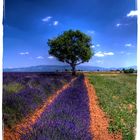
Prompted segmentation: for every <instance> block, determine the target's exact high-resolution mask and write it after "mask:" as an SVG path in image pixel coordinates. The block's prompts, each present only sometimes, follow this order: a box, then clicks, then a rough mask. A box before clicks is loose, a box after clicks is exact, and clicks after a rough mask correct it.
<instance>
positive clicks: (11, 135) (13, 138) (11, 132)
mask: <svg viewBox="0 0 140 140" xmlns="http://www.w3.org/2000/svg"><path fill="white" fill-rule="evenodd" d="M75 80H76V78H74V79H72V80H71V82H69V83H68V84H66V85H64V86H63V87H62V88H61V89H60V90H58V91H57V92H56V93H55V94H53V95H52V96H50V97H49V98H48V99H47V100H46V101H45V102H44V104H43V105H42V106H41V107H39V108H37V109H36V110H35V111H34V113H33V114H31V115H30V116H28V117H26V118H25V119H23V120H22V121H21V122H20V123H19V124H17V125H16V126H14V127H13V128H12V129H8V128H5V129H4V140H20V136H21V135H22V134H26V133H27V132H29V131H31V130H32V125H34V124H35V123H36V121H37V119H38V118H40V116H41V114H42V113H43V112H44V110H45V109H46V108H47V107H48V106H49V105H50V104H51V103H52V102H53V101H54V100H55V99H56V98H57V97H58V95H59V94H61V93H62V91H64V90H66V89H67V88H68V87H70V85H71V84H72V83H73V82H74V81H75Z"/></svg>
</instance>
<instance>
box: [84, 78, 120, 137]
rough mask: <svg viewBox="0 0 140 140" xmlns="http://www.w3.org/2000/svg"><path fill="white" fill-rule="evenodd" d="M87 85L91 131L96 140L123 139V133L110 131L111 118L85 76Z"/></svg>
mask: <svg viewBox="0 0 140 140" xmlns="http://www.w3.org/2000/svg"><path fill="white" fill-rule="evenodd" d="M84 82H85V85H86V88H87V91H88V97H89V110H90V133H91V134H92V135H93V139H94V140H122V135H121V133H120V134H111V133H109V132H108V126H109V119H108V118H107V117H106V115H105V113H104V112H103V111H102V109H101V108H100V107H99V105H98V99H97V96H96V92H95V89H94V87H93V85H91V84H90V83H89V81H88V79H87V78H85V81H84Z"/></svg>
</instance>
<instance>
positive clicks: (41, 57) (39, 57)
mask: <svg viewBox="0 0 140 140" xmlns="http://www.w3.org/2000/svg"><path fill="white" fill-rule="evenodd" d="M36 58H37V59H44V57H43V56H38V57H36Z"/></svg>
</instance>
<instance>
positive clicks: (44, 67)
mask: <svg viewBox="0 0 140 140" xmlns="http://www.w3.org/2000/svg"><path fill="white" fill-rule="evenodd" d="M123 68H126V69H127V68H134V69H135V70H136V69H137V67H136V66H130V67H120V68H113V67H112V68H104V67H96V66H77V68H76V69H77V70H81V71H110V70H122V69H123ZM65 70H71V67H70V66H67V65H64V66H61V65H39V66H31V67H23V68H5V69H3V71H4V72H56V71H60V72H61V71H65Z"/></svg>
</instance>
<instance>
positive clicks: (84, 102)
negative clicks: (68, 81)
mask: <svg viewBox="0 0 140 140" xmlns="http://www.w3.org/2000/svg"><path fill="white" fill-rule="evenodd" d="M83 80H84V79H83V76H81V77H79V78H78V79H77V80H76V81H75V82H74V83H73V84H72V85H71V87H70V88H68V89H66V90H65V91H63V92H62V93H61V94H60V95H59V97H58V98H57V99H56V100H55V101H54V102H53V103H52V104H51V105H50V106H49V108H48V109H46V110H45V111H44V112H43V114H42V116H41V117H40V118H39V119H38V121H37V123H36V124H35V125H33V130H32V131H31V132H30V133H28V134H26V135H23V136H22V140H29V139H30V140H91V139H92V136H91V134H90V133H89V123H90V116H89V107H88V97H87V90H86V88H85V85H84V82H83Z"/></svg>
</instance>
